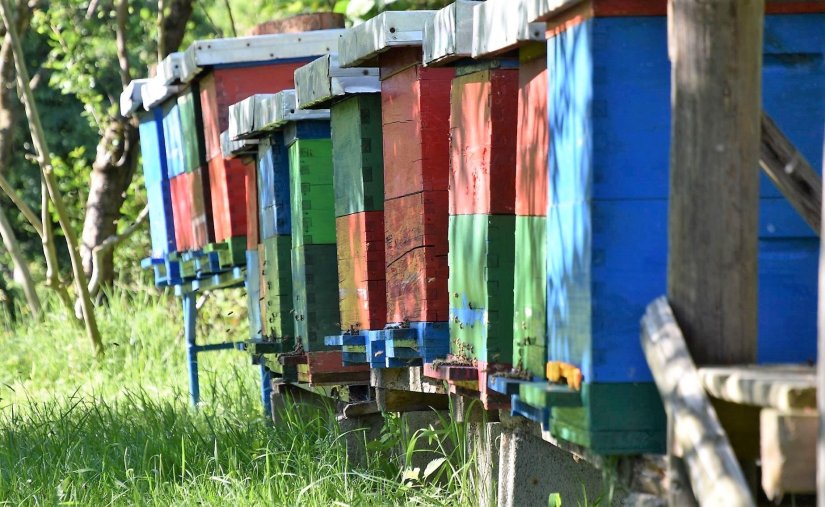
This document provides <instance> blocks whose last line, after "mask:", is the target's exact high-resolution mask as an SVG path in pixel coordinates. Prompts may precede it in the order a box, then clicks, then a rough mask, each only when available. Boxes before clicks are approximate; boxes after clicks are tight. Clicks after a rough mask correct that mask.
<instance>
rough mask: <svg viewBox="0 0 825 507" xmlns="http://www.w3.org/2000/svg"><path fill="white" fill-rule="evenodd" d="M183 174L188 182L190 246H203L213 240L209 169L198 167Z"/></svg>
mask: <svg viewBox="0 0 825 507" xmlns="http://www.w3.org/2000/svg"><path fill="white" fill-rule="evenodd" d="M185 174H187V181H188V182H189V196H190V202H189V205H190V213H191V220H192V248H203V247H204V246H206V245H208V244H209V243H212V242H214V241H215V230H214V223H213V221H212V205H211V199H209V192H210V190H209V189H210V183H209V171H208V170H207V168H205V167H199V168H198V169H195V170H194V171H192V172H191V173H185Z"/></svg>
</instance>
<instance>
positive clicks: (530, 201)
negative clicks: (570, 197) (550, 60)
mask: <svg viewBox="0 0 825 507" xmlns="http://www.w3.org/2000/svg"><path fill="white" fill-rule="evenodd" d="M545 52H546V49H545V45H543V44H542V45H541V46H540V47H539V49H537V50H535V53H534V54H533V55H531V56H532V58H530V59H527V58H524V57H522V61H521V65H520V66H519V91H518V120H517V125H518V128H517V129H516V130H517V132H518V134H517V136H518V142H517V155H516V196H515V197H516V215H520V216H546V215H547V155H548V145H549V143H550V133H549V129H548V127H547V93H546V90H547V59H546V56H545ZM525 53H526V51H524V50H523V51H522V55H524V54H525Z"/></svg>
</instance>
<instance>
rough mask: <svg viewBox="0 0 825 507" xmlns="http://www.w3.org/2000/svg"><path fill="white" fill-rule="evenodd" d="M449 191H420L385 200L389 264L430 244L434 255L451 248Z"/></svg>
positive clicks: (385, 227)
mask: <svg viewBox="0 0 825 507" xmlns="http://www.w3.org/2000/svg"><path fill="white" fill-rule="evenodd" d="M447 198H448V193H447V192H444V191H438V192H418V193H416V194H411V195H406V196H404V197H399V198H397V199H390V200H387V201H385V202H384V224H385V225H384V230H385V236H384V241H385V252H386V259H387V264H388V265H389V264H391V263H393V262H395V261H396V260H397V259H398V258H399V257H401V256H403V255H405V254H406V253H408V252H410V251H412V250H415V249H417V248H421V247H424V246H429V247H432V248H433V251H434V253H435V255H447V249H448V248H449V245H448V242H449V239H448V229H449V216H448V214H447V208H448V203H447V200H448V199H447Z"/></svg>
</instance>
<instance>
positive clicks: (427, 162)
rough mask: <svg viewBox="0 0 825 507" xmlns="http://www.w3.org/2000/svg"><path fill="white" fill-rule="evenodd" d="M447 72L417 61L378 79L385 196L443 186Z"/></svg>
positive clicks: (445, 182) (446, 166)
mask: <svg viewBox="0 0 825 507" xmlns="http://www.w3.org/2000/svg"><path fill="white" fill-rule="evenodd" d="M453 74H454V71H453V69H445V68H425V67H423V66H421V65H420V64H418V65H414V66H412V67H409V68H407V69H405V70H403V71H401V72H399V73H397V74H394V75H392V76H390V77H389V78H387V79H385V80H384V81H382V82H381V116H382V124H383V128H384V139H383V144H384V198H385V199H392V198H395V197H401V196H404V195H408V194H412V193H415V192H420V191H422V190H447V186H448V180H449V128H450V124H449V114H450V105H449V104H450V81H451V80H452V77H453Z"/></svg>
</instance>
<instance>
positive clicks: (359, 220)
mask: <svg viewBox="0 0 825 507" xmlns="http://www.w3.org/2000/svg"><path fill="white" fill-rule="evenodd" d="M335 231H336V243H337V245H338V292H339V307H340V311H341V329H342V330H345V331H347V330H362V329H364V330H366V329H382V328H383V327H384V325H385V324H386V318H387V291H386V281H385V279H386V275H385V273H386V271H385V261H384V212H383V211H365V212H360V213H353V214H351V215H346V216H343V217H339V218H337V219H336V221H335Z"/></svg>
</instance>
